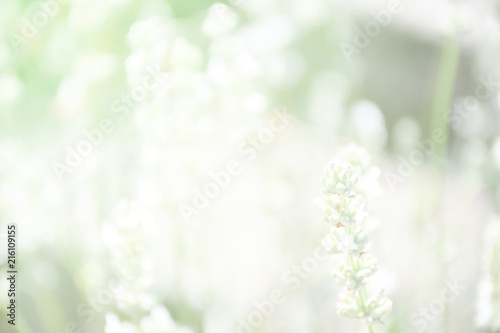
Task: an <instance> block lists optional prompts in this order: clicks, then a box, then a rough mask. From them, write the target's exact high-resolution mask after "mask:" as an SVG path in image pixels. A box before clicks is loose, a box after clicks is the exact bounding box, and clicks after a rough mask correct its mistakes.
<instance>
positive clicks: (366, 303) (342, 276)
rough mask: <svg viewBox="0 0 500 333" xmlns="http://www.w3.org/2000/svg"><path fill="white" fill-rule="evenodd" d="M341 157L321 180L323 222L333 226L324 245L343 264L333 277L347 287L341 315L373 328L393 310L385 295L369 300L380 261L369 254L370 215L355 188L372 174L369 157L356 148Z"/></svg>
mask: <svg viewBox="0 0 500 333" xmlns="http://www.w3.org/2000/svg"><path fill="white" fill-rule="evenodd" d="M340 156H341V157H342V159H343V161H341V162H331V163H330V164H329V165H328V166H327V168H326V169H325V171H324V175H323V177H322V179H321V181H322V183H323V190H322V199H320V201H321V205H322V207H323V211H324V212H325V216H324V218H323V220H324V221H325V222H327V223H329V224H330V225H331V226H332V227H331V231H330V233H329V234H328V235H327V236H326V237H325V239H324V245H325V246H326V248H327V251H328V252H329V253H330V254H333V255H336V257H337V259H339V262H340V265H339V268H338V270H337V271H336V272H335V273H334V276H335V278H336V282H337V283H338V284H340V285H342V286H344V287H345V293H344V295H343V296H342V297H341V300H340V302H339V304H338V312H339V314H341V315H345V316H348V317H351V318H356V319H364V321H365V322H366V323H367V324H369V325H371V324H374V323H379V322H381V317H382V315H384V314H385V313H387V312H389V311H390V310H391V308H392V302H391V301H390V300H389V299H388V298H381V293H382V292H379V293H377V294H375V295H374V296H372V297H370V298H368V297H367V292H366V287H367V282H368V281H367V278H368V277H370V276H371V275H372V274H373V273H375V271H376V270H377V265H376V264H377V261H376V259H375V258H374V257H373V256H372V255H371V254H369V253H367V245H368V241H369V237H368V234H367V233H366V232H365V231H364V230H363V222H364V220H365V218H366V216H367V213H366V210H365V204H364V201H363V197H362V196H361V194H360V193H358V192H357V189H356V185H357V184H358V182H359V181H360V179H361V178H363V176H364V174H365V173H366V172H367V171H368V170H369V164H370V157H369V155H368V153H367V152H366V151H365V150H364V149H362V148H359V147H357V146H354V145H350V146H348V147H347V148H346V149H344V150H343V151H342V152H341V154H340ZM344 161H348V162H344Z"/></svg>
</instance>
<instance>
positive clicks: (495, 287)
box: [476, 221, 500, 332]
mask: <svg viewBox="0 0 500 333" xmlns="http://www.w3.org/2000/svg"><path fill="white" fill-rule="evenodd" d="M484 244H485V245H484V270H485V276H484V277H483V279H482V281H481V282H480V283H479V290H478V299H477V310H478V311H477V317H476V322H477V324H478V326H479V327H487V328H490V329H491V330H492V332H498V331H500V302H499V300H500V223H499V222H498V221H497V222H493V223H491V224H490V225H488V226H487V227H486V228H485V242H484Z"/></svg>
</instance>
